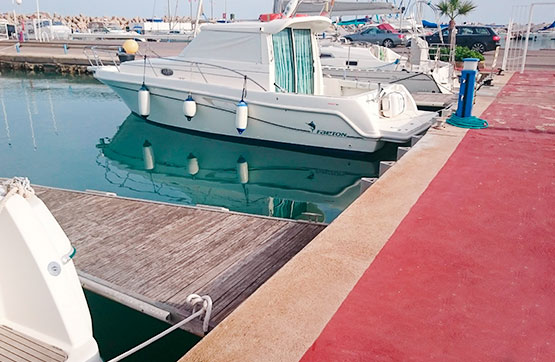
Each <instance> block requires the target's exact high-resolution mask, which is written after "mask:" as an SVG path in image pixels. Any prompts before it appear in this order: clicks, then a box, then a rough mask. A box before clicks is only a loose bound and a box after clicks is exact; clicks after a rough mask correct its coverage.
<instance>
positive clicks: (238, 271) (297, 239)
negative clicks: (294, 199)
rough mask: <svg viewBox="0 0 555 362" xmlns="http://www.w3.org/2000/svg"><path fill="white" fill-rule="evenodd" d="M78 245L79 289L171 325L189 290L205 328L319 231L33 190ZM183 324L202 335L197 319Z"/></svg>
mask: <svg viewBox="0 0 555 362" xmlns="http://www.w3.org/2000/svg"><path fill="white" fill-rule="evenodd" d="M35 191H36V193H37V195H38V196H39V197H40V198H41V199H42V200H43V201H44V203H45V204H46V205H47V206H48V208H49V209H50V211H51V212H52V214H53V215H54V216H55V218H56V219H57V220H58V222H59V223H60V225H61V227H62V228H63V229H64V231H65V232H66V234H67V235H68V237H69V239H70V240H71V242H72V243H73V245H74V246H75V247H76V249H77V254H76V256H75V259H74V261H75V265H76V267H77V269H78V272H79V275H80V277H81V280H82V283H83V286H84V287H85V288H86V289H90V290H92V291H93V292H97V293H100V294H102V295H104V296H107V297H109V298H112V299H114V300H116V301H119V302H122V303H123V304H126V305H128V306H131V307H133V308H135V309H138V310H140V311H142V312H144V313H147V314H150V315H152V316H154V317H156V318H159V319H166V320H168V321H169V322H177V321H179V320H182V319H183V318H186V317H187V316H189V315H190V314H191V309H190V307H189V306H188V305H187V303H186V302H185V299H186V297H187V296H188V295H189V294H191V293H196V294H200V295H209V296H210V297H211V298H212V300H213V303H214V304H213V311H212V318H211V320H210V326H211V328H213V327H215V326H216V325H217V324H218V323H220V322H221V321H222V320H223V319H224V318H225V317H226V316H227V315H229V314H230V313H231V312H232V311H233V310H234V309H235V308H237V306H239V304H241V302H242V301H244V300H245V299H246V298H247V297H248V296H250V295H251V294H252V293H253V292H254V291H255V290H256V289H257V288H258V287H259V286H260V285H262V284H263V283H264V282H265V281H266V280H267V279H269V278H270V277H271V276H272V275H273V274H274V273H275V272H276V271H277V270H279V269H280V268H281V267H282V266H283V265H284V264H285V263H287V262H288V261H289V260H290V259H291V258H292V257H293V256H294V255H295V254H296V253H297V252H299V251H300V250H301V249H302V248H303V247H304V246H305V245H307V244H308V243H309V242H310V241H311V240H312V239H313V238H314V237H315V236H316V235H318V234H319V233H320V231H322V230H323V229H324V228H325V225H323V224H315V223H307V222H297V221H292V220H283V219H274V218H267V217H261V216H253V215H246V214H238V213H233V212H228V211H220V210H210V209H202V208H195V207H187V206H177V205H169V204H164V203H157V202H150V201H143V200H135V199H126V198H121V197H114V196H104V195H98V194H92V193H83V192H74V191H65V190H58V189H51V188H43V187H35ZM185 329H186V330H188V331H189V332H192V333H195V334H197V335H202V334H203V333H202V329H201V323H200V321H195V323H192V324H188V325H186V326H185Z"/></svg>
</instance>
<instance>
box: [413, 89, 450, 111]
mask: <svg viewBox="0 0 555 362" xmlns="http://www.w3.org/2000/svg"><path fill="white" fill-rule="evenodd" d="M412 98H414V101H415V102H416V105H417V106H418V108H421V109H428V110H440V109H444V108H448V107H450V106H452V105H453V104H455V102H457V95H456V94H443V93H427V92H415V93H412Z"/></svg>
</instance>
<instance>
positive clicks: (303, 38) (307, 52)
mask: <svg viewBox="0 0 555 362" xmlns="http://www.w3.org/2000/svg"><path fill="white" fill-rule="evenodd" d="M293 38H294V39H295V58H296V59H295V60H296V62H295V63H296V64H295V65H296V68H297V93H303V94H314V58H313V57H312V36H311V33H310V30H309V29H294V30H293Z"/></svg>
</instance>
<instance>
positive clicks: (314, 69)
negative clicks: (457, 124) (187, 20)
mask: <svg viewBox="0 0 555 362" xmlns="http://www.w3.org/2000/svg"><path fill="white" fill-rule="evenodd" d="M330 25H331V21H330V19H328V18H325V17H310V16H308V17H295V18H283V19H278V20H273V21H270V22H266V23H262V22H240V23H231V24H207V25H203V26H202V28H201V31H200V34H199V35H198V36H197V37H196V38H195V39H194V40H193V41H192V42H191V44H190V45H189V46H187V47H186V48H185V49H184V50H183V52H182V53H181V54H180V55H179V56H177V57H171V58H159V59H148V60H145V61H143V60H138V61H131V62H125V63H123V64H121V65H120V66H106V67H99V68H97V70H96V72H95V77H96V78H97V79H99V80H100V81H102V82H103V83H105V84H107V85H109V86H110V87H112V88H113V89H114V90H115V91H116V93H118V94H119V95H120V96H121V98H122V99H123V100H124V102H125V103H126V104H127V106H128V107H129V108H130V109H131V110H132V111H133V112H135V113H136V114H139V115H142V116H144V117H145V118H147V119H148V120H151V121H154V122H157V123H161V124H164V125H168V126H172V127H178V128H183V129H188V130H194V131H198V132H203V133H210V134H217V135H221V136H227V137H233V138H235V139H241V140H245V141H248V140H250V141H266V142H273V143H282V144H293V145H303V146H310V147H316V148H322V149H331V150H343V151H351V152H365V153H368V152H374V151H376V150H378V149H379V148H381V147H382V146H383V145H384V143H385V142H388V141H390V142H400V143H403V142H406V141H407V140H409V139H410V138H411V137H413V136H414V135H417V134H419V133H422V132H424V131H425V130H426V129H428V128H429V127H430V125H431V124H432V122H433V119H434V116H435V114H434V113H430V112H422V111H418V110H417V108H416V104H415V102H414V100H413V98H412V96H411V95H410V93H409V92H408V91H407V90H406V88H405V87H403V86H402V85H398V84H395V85H383V86H382V87H381V88H380V87H378V85H377V84H373V85H372V84H369V83H361V82H356V81H350V80H342V79H336V78H327V77H324V76H323V74H322V67H321V63H320V54H319V49H318V45H317V42H316V37H315V34H316V33H319V32H322V31H324V30H325V29H327V28H328V27H329V26H330ZM143 81H144V84H143ZM197 113H198V115H199V116H202V117H195V116H196V115H197Z"/></svg>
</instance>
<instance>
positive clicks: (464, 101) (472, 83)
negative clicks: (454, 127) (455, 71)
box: [456, 58, 480, 118]
mask: <svg viewBox="0 0 555 362" xmlns="http://www.w3.org/2000/svg"><path fill="white" fill-rule="evenodd" d="M463 61H464V67H463V71H462V75H461V88H460V91H459V103H458V106H457V113H456V114H457V117H463V118H466V117H470V116H472V106H473V105H474V88H475V87H476V77H477V76H478V62H479V61H480V60H479V59H476V58H466V59H463Z"/></svg>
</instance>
